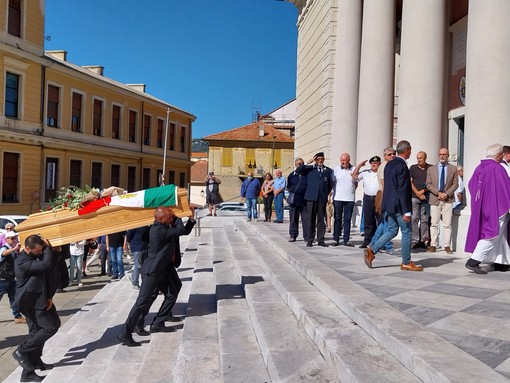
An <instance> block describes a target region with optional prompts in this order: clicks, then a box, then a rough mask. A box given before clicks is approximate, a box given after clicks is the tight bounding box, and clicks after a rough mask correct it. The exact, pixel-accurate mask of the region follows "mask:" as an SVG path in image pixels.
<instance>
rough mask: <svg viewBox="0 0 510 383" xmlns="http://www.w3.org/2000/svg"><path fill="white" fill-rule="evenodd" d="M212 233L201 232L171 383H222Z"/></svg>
mask: <svg viewBox="0 0 510 383" xmlns="http://www.w3.org/2000/svg"><path fill="white" fill-rule="evenodd" d="M212 244H213V231H210V230H202V236H201V238H200V241H199V244H198V251H197V257H196V264H195V268H194V271H193V283H192V285H191V290H190V294H189V300H188V308H187V310H186V319H185V321H184V328H183V332H182V339H181V342H180V345H179V351H178V356H177V360H176V363H175V368H174V370H173V374H172V378H171V380H169V381H172V382H174V383H200V382H204V383H205V382H207V383H214V382H221V381H222V380H221V368H220V358H219V340H218V321H217V310H216V287H215V284H214V276H213V256H214V247H213V246H212Z"/></svg>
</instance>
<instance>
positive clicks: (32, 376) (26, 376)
mask: <svg viewBox="0 0 510 383" xmlns="http://www.w3.org/2000/svg"><path fill="white" fill-rule="evenodd" d="M43 379H44V376H41V375H37V374H36V373H35V371H34V370H32V371H25V370H23V372H22V373H21V378H20V380H19V381H20V382H42V381H43Z"/></svg>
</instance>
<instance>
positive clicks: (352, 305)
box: [236, 221, 508, 383]
mask: <svg viewBox="0 0 510 383" xmlns="http://www.w3.org/2000/svg"><path fill="white" fill-rule="evenodd" d="M236 225H237V226H238V228H239V230H238V231H239V232H240V233H244V236H245V238H246V242H247V243H250V245H251V244H254V243H255V242H256V243H257V246H258V245H259V242H258V241H259V240H255V239H256V238H260V243H266V244H269V245H270V247H271V248H272V250H271V252H272V254H273V255H275V256H276V255H279V256H280V257H282V258H283V259H284V260H285V261H286V262H287V263H288V264H289V265H291V266H292V268H293V269H294V270H295V271H297V272H298V273H299V274H300V275H301V276H302V277H303V278H305V279H306V280H307V281H308V282H309V283H310V284H311V285H313V286H314V287H316V288H317V289H318V290H319V291H321V292H322V293H323V294H324V295H325V296H326V297H327V298H328V299H329V300H330V301H331V302H333V303H334V304H335V305H336V306H337V307H338V308H339V309H340V310H341V311H342V312H343V313H344V314H345V315H346V316H347V317H348V318H350V320H351V321H352V322H353V323H355V324H356V325H357V326H359V327H360V328H361V329H362V330H363V331H364V332H366V333H367V334H369V335H370V336H371V337H372V338H373V339H375V341H376V342H377V344H378V345H379V346H380V347H382V348H384V349H385V350H386V351H387V352H388V353H389V354H391V355H392V356H393V357H394V358H395V359H396V360H397V361H398V362H399V363H401V364H402V365H404V366H405V368H406V369H408V370H409V371H410V372H412V373H413V374H414V375H415V376H416V377H418V378H419V379H420V380H422V381H424V382H458V383H462V382H488V381H490V382H507V381H508V380H507V379H506V378H505V377H503V376H502V375H500V374H498V373H497V372H495V371H494V370H493V369H492V368H490V367H489V366H487V365H486V364H484V363H482V362H481V361H479V360H478V359H476V358H474V357H473V356H471V355H469V354H467V353H466V352H464V351H462V350H461V349H459V348H457V347H455V346H454V345H452V344H451V343H449V342H448V341H446V340H445V339H443V338H442V337H440V336H439V335H437V334H435V333H434V332H432V331H431V330H429V329H427V328H425V327H423V326H421V325H420V324H418V323H416V322H415V321H413V320H411V319H410V318H408V317H407V316H405V315H404V314H402V313H400V312H399V311H397V310H395V309H394V308H393V307H391V306H390V305H388V304H387V303H385V302H384V301H382V300H381V299H379V298H377V297H376V296H375V295H374V294H372V293H371V292H369V291H367V290H365V289H364V288H363V287H361V286H360V285H358V284H357V283H355V282H353V281H351V280H350V279H348V278H346V277H344V276H343V275H341V274H339V273H338V272H336V271H334V270H333V269H331V268H330V267H328V266H326V265H325V264H324V263H321V262H320V261H318V259H317V258H316V257H314V256H313V255H312V253H311V252H308V251H305V250H304V249H301V248H300V247H299V246H297V245H296V244H295V243H288V242H287V240H286V238H285V237H283V236H282V235H281V234H278V233H276V232H274V231H272V230H271V229H270V227H268V226H265V225H246V224H243V222H241V221H239V222H237V221H236ZM254 238H255V239H254ZM257 254H260V255H261V256H262V255H263V254H261V253H260V252H258V253H257ZM264 259H267V257H264ZM360 262H362V260H361V259H360ZM267 265H268V266H267V268H266V271H267V270H268V269H269V268H270V269H271V270H275V265H272V264H271V263H270V262H269V260H268V262H267ZM274 277H275V278H276V279H278V280H281V281H282V284H283V282H284V281H285V275H278V273H277V272H275V273H274ZM274 284H275V285H277V286H278V282H276V281H274ZM286 293H287V294H289V293H292V292H291V289H284V291H283V294H286ZM291 295H293V296H294V297H296V296H297V295H296V294H294V293H292V294H291ZM297 300H298V299H296V298H289V304H290V305H291V307H293V310H294V311H295V312H296V313H298V314H297V315H298V317H301V315H302V314H303V313H304V312H306V311H305V310H304V309H303V308H302V307H301V306H300V305H298V306H297V307H296V305H295V303H294V301H297ZM308 327H309V326H307V325H305V328H307V331H309V330H308ZM335 333H336V332H335ZM335 333H333V334H327V333H324V339H326V344H327V345H329V344H330V343H331V341H334V334H335ZM316 336H317V337H318V334H317V333H316V334H315V335H313V339H315V337H316ZM332 337H333V338H332ZM318 338H319V339H321V338H322V337H318ZM320 348H321V350H322V347H320ZM438 350H441V351H440V355H439V356H438ZM367 366H370V368H371V365H367ZM367 368H368V367H367ZM375 381H379V380H375Z"/></svg>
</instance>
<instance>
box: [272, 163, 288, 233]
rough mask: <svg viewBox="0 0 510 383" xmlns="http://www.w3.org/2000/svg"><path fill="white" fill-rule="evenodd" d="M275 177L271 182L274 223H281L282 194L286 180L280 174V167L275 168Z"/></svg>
mask: <svg viewBox="0 0 510 383" xmlns="http://www.w3.org/2000/svg"><path fill="white" fill-rule="evenodd" d="M275 175H276V178H275V179H274V182H273V189H274V200H273V203H274V211H275V213H276V221H275V223H283V195H284V193H285V188H286V187H287V182H286V181H285V178H284V177H283V176H282V171H281V169H276V171H275Z"/></svg>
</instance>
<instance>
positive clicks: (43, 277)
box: [14, 246, 58, 310]
mask: <svg viewBox="0 0 510 383" xmlns="http://www.w3.org/2000/svg"><path fill="white" fill-rule="evenodd" d="M56 260H57V256H55V255H54V254H53V252H52V250H51V248H50V247H48V246H47V247H45V248H44V250H43V254H42V256H41V257H39V258H37V257H33V256H30V255H28V254H27V253H26V252H25V250H23V251H22V252H21V254H20V255H19V256H18V257H17V258H16V260H15V261H14V272H15V274H16V297H15V299H14V304H15V305H16V306H17V307H19V308H20V309H23V308H29V309H34V308H35V309H36V310H44V309H46V306H47V304H48V299H50V298H52V297H53V295H54V294H55V291H56V288H57V283H58V280H57V277H56V268H55V265H56Z"/></svg>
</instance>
